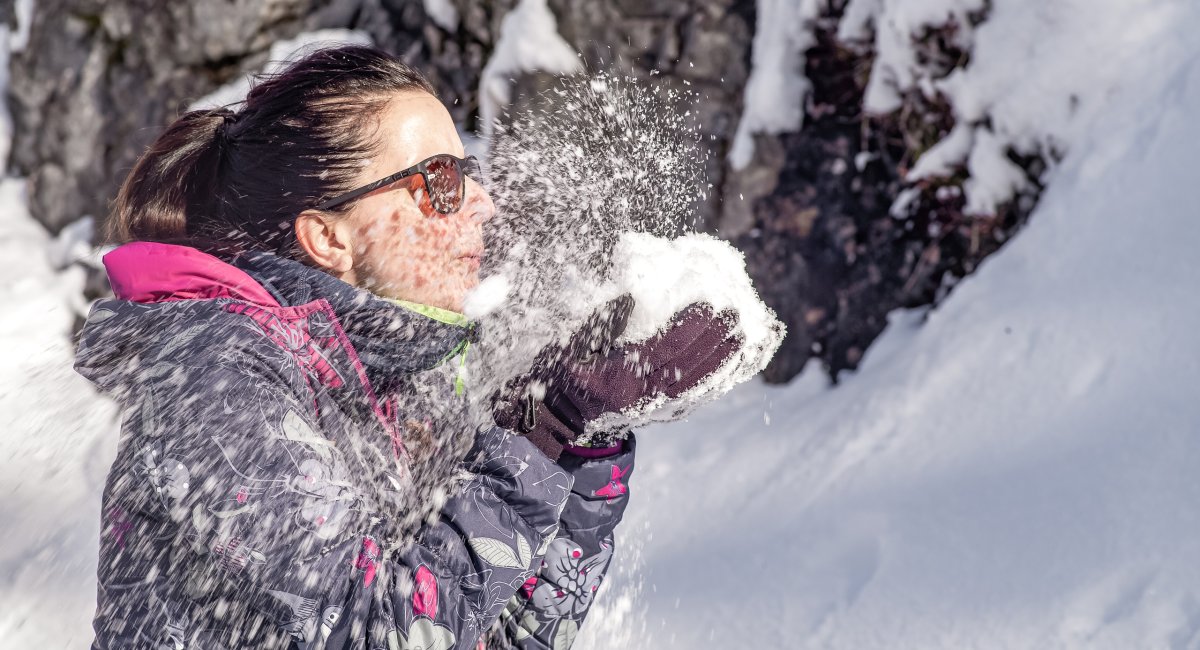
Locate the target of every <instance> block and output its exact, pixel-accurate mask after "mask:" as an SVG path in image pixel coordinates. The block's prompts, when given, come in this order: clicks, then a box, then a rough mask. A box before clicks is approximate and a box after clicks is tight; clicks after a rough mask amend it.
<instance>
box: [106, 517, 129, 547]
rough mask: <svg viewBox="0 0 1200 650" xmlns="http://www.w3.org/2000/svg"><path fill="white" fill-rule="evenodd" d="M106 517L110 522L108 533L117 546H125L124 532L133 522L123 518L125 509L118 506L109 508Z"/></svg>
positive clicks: (126, 531)
mask: <svg viewBox="0 0 1200 650" xmlns="http://www.w3.org/2000/svg"><path fill="white" fill-rule="evenodd" d="M108 519H109V521H111V522H112V523H110V524H109V528H108V534H109V535H111V536H112V538H113V541H115V542H116V543H117V546H118V547H119V548H125V533H128V532H129V530H130V529H131V528H133V522H132V521H129V520H128V519H126V518H125V511H124V510H122V509H120V508H110V509H109V511H108Z"/></svg>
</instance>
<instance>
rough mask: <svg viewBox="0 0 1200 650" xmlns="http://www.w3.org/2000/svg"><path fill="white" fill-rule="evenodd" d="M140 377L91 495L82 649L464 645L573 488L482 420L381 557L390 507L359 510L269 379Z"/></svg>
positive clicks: (309, 422)
mask: <svg viewBox="0 0 1200 650" xmlns="http://www.w3.org/2000/svg"><path fill="white" fill-rule="evenodd" d="M143 385H144V390H142V391H141V392H140V397H139V399H138V401H137V402H136V403H132V404H128V405H127V410H126V420H125V423H124V426H123V432H122V440H121V443H120V448H119V451H118V458H117V460H116V462H115V464H114V467H113V470H112V472H111V473H110V478H109V482H108V485H107V486H106V490H105V494H104V503H103V513H102V516H103V522H104V531H103V536H102V540H101V549H100V565H99V568H98V576H99V595H98V608H97V613H96V617H95V621H94V626H95V630H96V637H95V641H94V644H93V648H95V649H107V648H122V649H125V648H134V649H137V648H201V649H209V648H213V649H215V648H238V647H255V648H300V649H302V650H307V649H311V648H327V649H328V648H343V647H347V648H348V647H372V648H374V647H388V648H393V649H394V648H401V649H404V648H424V649H426V650H432V649H434V648H437V649H440V650H451V649H466V648H474V647H475V644H476V641H477V639H478V638H479V636H480V634H481V633H482V631H483V630H484V629H485V628H486V627H487V626H488V625H489V624H491V622H492V621H493V620H495V618H496V617H497V616H498V614H499V613H500V611H501V610H502V609H503V607H504V605H505V603H506V602H507V601H508V600H509V599H510V598H511V597H512V595H513V594H514V593H515V592H516V591H517V589H518V588H520V587H521V586H522V585H523V584H524V583H525V582H526V580H527V579H528V578H529V577H530V576H531V575H532V574H533V571H534V569H536V568H537V566H538V565H540V556H541V554H542V553H543V552H544V551H545V548H546V546H547V541H548V540H549V539H550V536H551V535H553V534H554V532H555V530H556V529H557V528H558V524H559V518H560V514H561V510H562V508H563V505H564V502H565V501H566V499H567V496H568V494H569V493H570V489H571V477H570V475H569V474H568V473H566V472H564V471H563V470H562V468H560V467H559V466H558V465H557V464H555V463H553V462H551V461H550V460H549V459H547V458H546V457H545V456H544V455H542V454H541V453H540V452H538V451H537V450H536V449H535V448H534V447H533V446H532V445H531V444H530V443H529V442H528V441H527V440H524V439H523V438H519V437H516V436H512V435H510V434H508V433H506V432H504V431H503V430H501V429H492V430H489V431H484V432H482V433H481V434H480V435H479V436H478V437H477V439H476V447H475V451H476V452H477V453H475V454H473V455H472V458H473V459H474V460H473V461H471V462H470V463H469V464H468V465H467V466H466V467H465V469H466V470H467V471H468V472H469V478H468V479H467V480H466V482H465V485H464V486H463V489H462V491H461V492H459V493H457V494H456V495H454V496H452V497H450V498H449V499H448V500H447V502H446V503H445V504H444V506H443V507H442V508H441V513H440V516H439V517H437V518H436V520H434V521H431V522H429V523H427V524H425V525H424V527H423V528H422V529H421V531H420V533H419V535H418V538H417V539H416V540H413V543H410V544H408V545H407V546H404V547H401V550H397V551H394V552H393V551H388V550H387V544H386V543H384V542H383V540H382V539H381V538H380V534H379V533H380V530H381V528H382V522H384V521H386V519H387V517H388V516H390V515H391V513H386V512H369V511H366V510H365V509H364V506H363V501H362V500H361V499H360V498H358V495H357V494H356V491H355V483H354V481H352V480H350V479H351V477H350V476H349V475H348V470H347V467H346V465H345V463H344V462H342V458H341V456H340V453H339V449H338V447H337V446H336V445H335V444H331V441H330V440H328V439H327V438H325V437H324V436H323V434H322V433H321V432H320V430H319V429H318V427H317V425H316V424H315V420H314V419H313V418H312V417H311V414H310V411H311V405H308V406H306V405H305V404H302V403H301V402H300V401H299V400H298V399H296V398H295V397H294V396H292V395H291V394H290V393H288V392H287V391H280V390H278V386H279V383H278V381H274V382H273V381H271V378H268V377H262V376H255V375H253V374H246V373H244V372H241V371H238V370H234V369H232V368H230V367H227V366H222V365H220V364H219V363H218V364H217V365H207V364H198V365H193V366H191V367H175V368H173V369H159V370H151V371H148V373H147V376H146V377H145V381H144V382H143ZM198 387H201V388H202V390H199V391H198V390H197V388H198Z"/></svg>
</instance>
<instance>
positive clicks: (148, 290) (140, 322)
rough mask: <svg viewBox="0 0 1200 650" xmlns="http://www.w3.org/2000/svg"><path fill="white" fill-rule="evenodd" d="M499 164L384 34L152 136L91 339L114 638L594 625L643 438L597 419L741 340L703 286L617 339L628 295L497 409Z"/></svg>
mask: <svg viewBox="0 0 1200 650" xmlns="http://www.w3.org/2000/svg"><path fill="white" fill-rule="evenodd" d="M473 173H474V169H473V166H472V165H471V161H470V160H468V159H465V158H464V152H463V147H462V143H461V142H460V141H459V138H458V135H457V132H456V130H455V128H454V125H453V123H452V121H451V119H450V116H449V114H448V113H447V111H446V110H445V108H444V107H443V106H442V105H441V104H440V103H439V102H438V100H437V99H436V97H435V96H434V92H433V89H432V88H431V86H430V85H429V83H428V82H427V81H425V80H424V79H423V78H422V77H421V76H420V75H419V74H418V73H417V72H415V71H414V70H412V69H411V68H409V67H407V66H406V65H404V64H403V63H401V62H399V61H398V60H396V59H394V58H392V57H390V56H388V55H387V54H385V53H383V52H380V51H378V50H375V49H372V48H364V47H343V48H336V49H328V50H321V51H318V52H315V53H313V54H311V55H310V56H308V57H307V58H305V59H303V60H301V61H299V62H297V63H295V64H293V65H291V66H290V67H289V68H288V69H287V70H285V71H283V72H282V73H280V74H278V75H276V76H274V77H272V78H269V79H267V80H265V81H263V82H262V83H260V84H258V85H257V86H256V87H255V88H254V89H253V90H252V91H251V92H250V94H249V96H248V97H247V99H246V101H245V103H244V104H243V105H242V107H241V108H240V110H238V111H237V112H233V111H230V110H228V109H219V110H210V111H194V112H191V113H187V114H185V115H184V116H182V117H181V118H180V119H179V120H178V121H176V122H175V123H174V124H172V125H171V126H170V127H169V128H168V129H167V130H166V132H164V133H163V134H162V135H161V136H160V137H159V138H158V140H156V141H155V142H154V144H153V145H151V147H150V148H149V150H148V151H147V152H146V153H145V154H144V155H143V157H142V158H141V159H140V160H139V162H138V163H137V165H136V166H135V167H134V169H133V170H132V172H131V173H130V175H129V177H128V179H127V180H126V182H125V184H124V186H123V187H122V189H121V192H120V195H119V197H118V199H117V201H116V204H115V209H114V214H113V216H112V219H111V224H112V225H111V228H112V232H113V235H114V238H115V239H117V240H118V241H121V242H125V243H124V245H122V246H120V247H118V248H117V249H115V250H114V251H113V252H111V253H109V254H108V255H107V256H106V257H105V265H106V268H107V270H108V273H109V278H110V280H111V283H112V286H113V290H114V293H115V294H116V299H114V300H106V301H101V302H99V303H97V304H96V305H95V306H94V307H93V310H92V313H91V314H90V316H89V319H88V323H87V325H86V327H85V329H84V332H83V334H82V337H81V340H80V345H79V355H78V361H77V365H76V367H77V369H78V370H79V372H81V373H82V374H84V375H85V376H86V377H88V378H89V379H91V380H92V381H93V382H94V383H96V384H97V385H98V386H99V387H100V388H101V389H102V390H104V391H106V392H109V393H110V394H112V395H113V396H114V397H115V398H116V399H118V400H119V401H120V402H121V403H122V405H123V406H124V407H125V411H124V412H125V419H124V422H123V429H122V437H121V442H120V448H119V452H118V457H117V460H116V462H115V463H114V464H113V467H112V470H111V473H110V476H109V481H108V484H107V486H106V489H105V494H104V504H103V513H102V516H103V518H104V526H103V530H104V533H103V537H102V540H101V549H100V565H99V570H98V573H99V595H98V607H97V613H96V618H95V623H94V626H95V630H96V639H95V642H94V644H93V648H98V649H99V648H105V649H106V648H246V647H253V648H268V647H269V648H281V647H297V648H305V649H307V648H393V649H394V648H422V649H425V650H429V649H433V648H440V649H449V648H474V647H476V645H480V646H482V645H484V644H491V645H494V646H496V647H513V646H516V647H523V648H547V647H550V648H566V647H569V646H570V645H571V642H572V640H573V639H574V637H575V634H576V632H577V631H578V629H579V624H580V623H581V622H582V621H583V619H584V617H585V616H586V613H587V610H588V607H589V606H590V604H591V602H592V597H593V594H594V592H595V591H596V589H597V588H598V586H599V584H600V581H601V580H602V578H603V575H604V572H605V570H606V569H607V567H608V564H609V560H610V558H611V554H612V549H613V543H612V539H613V536H612V533H613V529H614V528H615V526H616V524H617V523H618V522H619V521H620V519H621V514H622V512H623V510H624V508H625V504H626V500H627V498H628V494H627V487H626V486H627V481H628V479H629V475H630V472H631V470H632V467H633V457H634V444H633V440H632V438H629V439H628V440H626V441H625V442H624V443H620V444H616V445H613V446H612V447H607V448H602V449H597V448H586V447H577V446H573V445H572V444H571V443H572V442H573V441H574V439H575V437H576V436H578V435H580V434H581V433H582V432H583V430H584V427H586V425H587V423H588V422H589V421H591V420H594V419H595V418H597V417H598V416H599V415H601V414H602V413H605V412H609V411H613V410H619V409H621V408H624V407H626V406H629V405H631V404H633V403H634V402H636V401H638V400H640V399H645V398H647V397H649V398H653V397H655V396H656V395H658V394H660V393H666V394H678V392H680V391H682V390H686V388H687V387H689V386H690V385H694V384H695V383H696V382H697V381H699V380H700V379H701V378H702V377H703V376H705V375H706V374H709V373H711V372H712V370H713V369H715V368H716V367H717V366H718V365H719V364H720V363H721V362H722V361H723V360H724V359H725V358H726V357H727V356H728V355H729V354H730V353H731V351H732V347H731V345H732V344H733V343H734V341H733V339H732V337H731V335H730V328H729V326H728V325H726V324H724V320H722V319H720V318H717V317H715V316H714V315H713V314H712V313H711V311H710V310H707V309H704V308H702V307H693V308H689V309H688V310H686V311H685V312H684V313H681V314H680V315H678V318H677V319H676V320H675V321H674V323H673V324H672V326H671V327H670V328H668V329H667V330H666V331H665V332H664V333H663V334H661V335H659V336H657V337H655V338H653V339H651V340H650V341H647V342H645V343H643V344H640V345H638V346H636V348H628V349H620V348H617V349H609V348H608V347H607V346H605V345H602V344H603V343H604V341H593V340H592V339H594V338H595V337H594V336H593V335H594V334H595V332H597V331H606V332H607V333H608V334H607V336H608V338H611V337H612V335H613V334H615V333H617V332H619V320H620V319H619V318H616V317H611V318H609V319H607V320H608V322H607V323H606V324H607V325H608V328H607V330H606V329H605V328H604V327H600V328H596V327H589V328H585V331H584V332H583V334H581V335H580V336H577V337H575V340H573V341H572V344H571V345H569V346H567V347H566V348H565V349H563V350H547V351H546V353H545V354H543V355H542V356H541V357H539V360H538V362H537V363H536V364H535V369H534V372H533V373H532V375H531V376H530V377H528V378H526V379H525V380H521V381H517V382H514V383H513V384H512V385H511V386H512V389H511V390H510V391H508V392H507V393H506V394H505V395H503V396H500V397H498V398H497V399H496V401H495V411H496V414H495V419H496V420H497V421H499V422H500V423H501V424H503V425H506V428H501V427H497V426H495V425H494V424H493V423H492V422H490V421H489V422H486V423H484V422H481V421H480V420H482V419H485V418H480V417H478V416H476V415H473V414H472V411H471V408H470V407H469V406H468V405H469V403H470V402H469V401H468V400H466V399H465V398H464V395H463V392H464V388H465V385H464V383H463V381H462V378H461V377H456V376H455V368H456V367H457V363H456V362H455V361H454V360H458V359H461V358H462V356H463V355H465V354H466V349H467V347H468V346H469V342H470V340H471V339H472V337H473V327H472V326H471V324H470V323H467V322H466V319H465V318H463V317H462V316H461V315H460V314H458V313H457V312H459V311H460V310H461V308H462V304H463V300H464V297H465V295H466V294H467V292H468V291H470V290H471V289H472V288H473V287H474V286H475V285H476V284H477V282H478V271H479V265H480V261H481V259H482V257H483V255H484V243H483V242H484V239H483V236H482V228H483V225H484V223H485V222H486V221H487V220H488V219H489V218H490V217H491V216H492V213H493V211H494V207H493V205H492V202H491V200H490V199H489V198H488V196H487V194H486V193H485V192H484V190H483V188H482V187H481V186H480V185H479V184H478V182H477V180H476V178H474V177H473V176H472V174H473ZM613 325H615V326H616V329H614V327H613ZM581 355H582V356H581ZM635 355H636V357H637V358H638V359H639V361H640V363H638V364H633V363H630V362H629V361H630V359H632V358H633V357H634V356H635ZM583 357H586V360H584V359H583ZM647 369H651V370H652V371H653V372H652V374H651V375H646V374H644V371H646V370H647ZM529 387H533V388H536V390H533V389H531V388H529ZM486 419H487V420H491V417H487V418H486ZM439 461H440V464H439ZM446 465H452V468H451V469H453V471H446V470H447V467H446ZM422 467H424V468H425V469H424V470H421V469H420V468H422ZM502 614H503V615H502ZM489 628H491V630H490V631H489ZM485 633H486V635H485Z"/></svg>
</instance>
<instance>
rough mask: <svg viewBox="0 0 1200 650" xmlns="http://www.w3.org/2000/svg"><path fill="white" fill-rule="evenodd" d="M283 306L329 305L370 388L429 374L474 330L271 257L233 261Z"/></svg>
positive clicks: (256, 254)
mask: <svg viewBox="0 0 1200 650" xmlns="http://www.w3.org/2000/svg"><path fill="white" fill-rule="evenodd" d="M230 262H231V263H232V264H233V265H234V266H236V267H237V268H238V269H241V270H242V271H244V272H245V273H246V274H247V275H249V276H250V277H251V278H253V279H254V280H256V281H257V282H258V284H260V285H261V286H262V287H263V288H264V289H265V290H266V291H267V292H269V293H270V294H271V296H272V297H274V298H275V300H277V301H278V302H279V303H280V304H281V305H283V306H285V307H295V306H299V305H303V304H305V303H309V302H312V301H313V300H319V299H323V300H325V301H326V302H328V303H329V305H330V306H331V307H332V308H333V311H334V313H335V314H336V315H337V317H338V320H339V321H340V323H341V325H342V329H344V330H345V331H346V336H347V337H348V338H349V339H350V343H351V344H352V345H353V346H354V349H355V351H356V352H357V353H358V356H359V358H360V359H361V360H362V362H363V365H364V366H366V370H367V376H368V378H369V379H370V380H371V384H372V385H373V386H376V387H377V388H381V389H387V388H389V387H392V386H394V385H395V383H396V381H397V380H399V379H400V378H401V377H402V376H404V375H405V374H410V373H414V372H420V371H422V370H429V369H431V368H434V367H436V366H438V365H440V364H441V363H442V362H443V361H445V360H446V359H448V358H449V357H450V356H452V355H453V354H455V353H456V352H458V351H460V350H462V349H463V347H464V346H465V345H466V342H467V341H468V340H469V338H470V337H471V336H472V334H473V332H474V328H473V326H472V325H471V324H470V323H468V322H467V321H466V320H465V318H464V319H461V320H459V319H454V318H451V317H449V316H448V314H451V313H452V312H445V311H444V310H434V312H433V313H434V314H436V315H438V316H440V318H435V317H434V316H432V315H429V314H427V313H425V312H426V311H428V310H429V309H432V308H427V307H425V306H424V305H416V304H415V303H404V302H402V301H391V300H387V299H384V298H381V297H379V296H377V295H375V294H373V293H371V292H369V291H366V290H364V289H359V288H357V287H354V286H352V285H350V284H347V283H345V282H343V281H341V280H339V279H337V278H335V277H333V276H332V275H329V274H328V273H325V272H324V271H321V270H318V269H314V268H312V267H310V266H307V265H305V264H301V263H300V262H296V261H294V260H290V259H287V258H283V257H279V256H277V255H273V254H271V253H263V252H247V253H243V254H241V255H238V256H237V257H235V258H233V259H231V260H230Z"/></svg>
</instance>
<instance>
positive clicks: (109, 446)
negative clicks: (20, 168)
mask: <svg viewBox="0 0 1200 650" xmlns="http://www.w3.org/2000/svg"><path fill="white" fill-rule="evenodd" d="M23 185H24V184H23V183H22V182H21V181H19V180H16V179H3V180H0V305H3V307H0V352H2V357H0V413H3V414H4V428H3V431H2V432H0V522H3V523H2V524H0V648H3V649H9V648H11V649H12V650H17V649H22V650H24V649H26V648H82V647H87V644H89V643H90V642H91V619H92V610H93V609H94V608H95V589H96V587H95V583H96V578H95V576H96V544H97V542H98V540H99V538H100V490H101V489H102V488H103V486H104V478H105V475H106V474H107V473H108V466H109V465H110V464H111V463H112V458H113V455H114V454H115V452H116V450H115V442H116V409H115V408H114V407H113V406H112V404H111V403H110V402H109V401H108V400H106V399H103V398H100V397H98V396H97V395H96V393H95V392H94V391H93V390H92V388H91V385H90V384H88V382H87V381H86V380H84V379H83V378H82V377H80V376H79V375H76V374H75V373H74V371H72V370H71V363H72V360H73V357H74V345H72V343H71V341H70V338H69V336H70V333H71V324H72V321H73V320H74V318H75V316H76V314H78V313H79V312H80V310H81V309H83V308H85V307H86V306H85V305H83V304H82V303H83V298H82V292H83V283H84V275H83V270H82V269H81V268H79V267H78V266H71V267H68V268H66V269H65V270H59V269H58V266H59V264H58V263H56V262H61V261H63V260H62V259H60V260H55V259H54V258H55V257H56V256H57V257H60V258H72V257H74V256H77V255H79V251H78V250H77V249H76V250H74V251H73V250H71V247H70V246H60V245H57V244H56V243H55V242H54V241H52V240H51V239H50V237H49V236H48V235H47V234H46V232H45V230H44V229H42V227H41V226H40V225H38V224H37V223H36V222H34V221H33V219H32V218H30V216H29V214H28V212H27V211H26V210H25V208H24V196H23V194H22V192H23ZM68 232H70V230H68ZM85 248H86V247H85Z"/></svg>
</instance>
